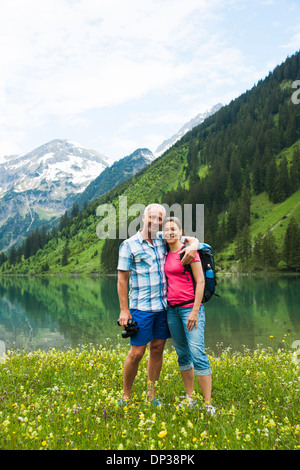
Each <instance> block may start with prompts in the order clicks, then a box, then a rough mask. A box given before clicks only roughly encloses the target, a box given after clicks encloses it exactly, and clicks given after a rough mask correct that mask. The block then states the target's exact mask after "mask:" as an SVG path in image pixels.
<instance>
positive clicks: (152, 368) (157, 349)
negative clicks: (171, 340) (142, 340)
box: [147, 339, 166, 401]
mask: <svg viewBox="0 0 300 470" xmlns="http://www.w3.org/2000/svg"><path fill="white" fill-rule="evenodd" d="M165 344H166V339H153V340H152V341H151V342H150V354H149V362H148V392H147V395H148V400H150V401H151V400H153V399H154V395H155V382H157V381H158V379H159V375H160V371H161V368H162V362H163V352H164V347H165Z"/></svg>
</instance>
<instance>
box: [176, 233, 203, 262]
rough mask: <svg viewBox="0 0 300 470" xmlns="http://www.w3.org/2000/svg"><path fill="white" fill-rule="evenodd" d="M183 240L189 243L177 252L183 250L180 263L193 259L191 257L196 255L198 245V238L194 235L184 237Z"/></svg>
mask: <svg viewBox="0 0 300 470" xmlns="http://www.w3.org/2000/svg"><path fill="white" fill-rule="evenodd" d="M185 242H188V243H189V245H187V246H184V247H183V248H182V250H181V251H180V252H179V254H180V253H184V252H185V255H184V257H183V258H182V260H181V264H183V265H184V264H190V262H191V261H193V259H194V258H195V256H196V253H197V250H198V246H199V240H198V239H197V238H194V237H185Z"/></svg>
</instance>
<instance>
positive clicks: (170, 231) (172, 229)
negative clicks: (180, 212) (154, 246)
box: [163, 221, 182, 244]
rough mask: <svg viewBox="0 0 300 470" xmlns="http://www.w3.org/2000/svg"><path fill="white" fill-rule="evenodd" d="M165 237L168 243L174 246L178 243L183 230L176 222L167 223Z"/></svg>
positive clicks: (164, 231)
mask: <svg viewBox="0 0 300 470" xmlns="http://www.w3.org/2000/svg"><path fill="white" fill-rule="evenodd" d="M163 235H164V238H165V240H166V242H167V243H169V244H173V243H176V242H177V241H178V239H180V237H181V235H182V230H181V229H180V228H179V227H178V225H177V224H176V223H175V222H173V221H170V222H166V223H165V225H164V230H163Z"/></svg>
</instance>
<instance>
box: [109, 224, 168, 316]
mask: <svg viewBox="0 0 300 470" xmlns="http://www.w3.org/2000/svg"><path fill="white" fill-rule="evenodd" d="M152 242H153V245H151V243H149V242H147V241H146V240H145V239H144V238H143V237H142V235H141V233H140V231H139V232H137V233H136V234H135V235H133V236H132V237H130V238H128V239H127V240H125V241H124V242H122V243H121V245H120V249H119V262H118V268H117V269H118V270H121V271H130V274H129V288H130V295H129V306H130V308H136V309H138V310H143V311H145V312H159V311H161V310H164V309H165V308H167V280H166V276H165V269H164V267H165V260H166V256H167V251H166V248H165V244H164V241H163V239H162V238H161V235H159V234H157V238H154V239H152Z"/></svg>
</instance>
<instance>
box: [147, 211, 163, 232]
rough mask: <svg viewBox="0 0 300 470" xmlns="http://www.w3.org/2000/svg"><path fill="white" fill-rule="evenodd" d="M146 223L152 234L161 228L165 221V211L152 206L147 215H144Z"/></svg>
mask: <svg viewBox="0 0 300 470" xmlns="http://www.w3.org/2000/svg"><path fill="white" fill-rule="evenodd" d="M143 221H144V225H145V227H146V228H147V231H148V233H149V234H151V236H155V234H156V232H158V231H159V230H161V228H162V222H163V212H162V211H161V210H159V209H158V208H154V207H153V208H150V209H149V210H148V212H147V214H146V215H143Z"/></svg>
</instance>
